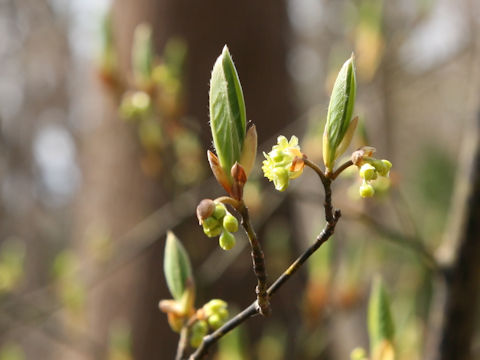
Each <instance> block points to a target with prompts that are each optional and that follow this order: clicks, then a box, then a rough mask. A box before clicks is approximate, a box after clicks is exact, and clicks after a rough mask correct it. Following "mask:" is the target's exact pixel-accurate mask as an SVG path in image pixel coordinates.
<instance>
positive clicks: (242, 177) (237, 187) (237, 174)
mask: <svg viewBox="0 0 480 360" xmlns="http://www.w3.org/2000/svg"><path fill="white" fill-rule="evenodd" d="M231 175H232V178H233V186H232V192H231V195H232V196H233V198H234V199H237V200H241V199H242V197H243V187H244V186H245V183H246V182H247V174H245V170H244V169H243V167H242V165H240V164H239V163H238V162H236V163H235V165H233V166H232V170H231Z"/></svg>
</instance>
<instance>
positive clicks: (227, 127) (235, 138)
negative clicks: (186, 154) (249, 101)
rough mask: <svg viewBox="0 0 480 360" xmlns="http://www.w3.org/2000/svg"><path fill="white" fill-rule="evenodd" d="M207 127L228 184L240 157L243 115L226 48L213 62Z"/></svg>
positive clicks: (239, 91)
mask: <svg viewBox="0 0 480 360" xmlns="http://www.w3.org/2000/svg"><path fill="white" fill-rule="evenodd" d="M210 127H211V130H212V137H213V144H214V146H215V150H216V152H217V156H218V160H219V163H220V166H221V167H222V169H223V172H224V173H225V175H226V176H227V178H228V179H229V183H231V181H232V179H231V175H230V170H231V168H232V166H233V164H235V162H237V161H240V157H241V155H242V148H243V143H244V140H245V134H246V112H245V101H244V99H243V92H242V87H241V85H240V80H239V79H238V74H237V70H236V69H235V65H234V64H233V61H232V58H231V56H230V53H229V51H228V48H227V46H225V47H224V48H223V51H222V54H221V55H220V56H219V57H218V59H217V61H216V62H215V65H214V66H213V70H212V77H211V79H210ZM222 185H223V184H222ZM224 187H225V186H224Z"/></svg>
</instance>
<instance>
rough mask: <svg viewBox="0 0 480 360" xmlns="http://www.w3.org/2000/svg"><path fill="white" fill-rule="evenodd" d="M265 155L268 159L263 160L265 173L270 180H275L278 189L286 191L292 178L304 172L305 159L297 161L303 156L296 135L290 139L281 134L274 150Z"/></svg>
mask: <svg viewBox="0 0 480 360" xmlns="http://www.w3.org/2000/svg"><path fill="white" fill-rule="evenodd" d="M263 155H264V156H265V159H266V160H264V161H263V166H262V170H263V173H264V175H265V177H266V178H267V179H268V180H270V181H273V184H274V185H275V189H277V190H278V191H285V190H286V189H287V187H288V185H289V182H290V180H291V179H296V178H297V177H299V176H300V175H301V174H302V172H303V167H304V165H303V161H295V159H302V157H303V154H302V153H301V152H300V146H298V138H297V137H296V136H292V137H291V138H290V141H288V140H287V138H286V137H285V136H279V137H278V139H277V145H274V146H273V148H272V151H270V152H269V153H268V154H266V153H263Z"/></svg>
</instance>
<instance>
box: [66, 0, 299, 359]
mask: <svg viewBox="0 0 480 360" xmlns="http://www.w3.org/2000/svg"><path fill="white" fill-rule="evenodd" d="M143 21H147V22H150V23H151V24H152V25H153V27H154V34H155V41H156V45H157V49H158V50H159V51H161V49H162V48H163V45H164V44H165V42H166V41H167V39H168V38H170V37H171V36H182V37H183V38H184V39H185V40H186V42H187V45H188V59H187V69H186V97H187V101H186V103H187V104H186V106H187V114H188V115H189V116H192V117H194V118H195V119H196V120H197V121H198V122H199V123H200V124H201V128H202V130H203V133H202V138H203V139H204V142H205V149H206V148H207V147H209V143H210V136H209V131H208V108H207V106H208V83H209V78H210V72H211V68H212V66H213V63H214V61H215V59H216V57H217V56H218V55H219V54H220V52H221V50H222V47H223V45H224V44H228V46H229V47H230V50H231V53H232V54H233V57H234V60H235V63H236V66H237V69H238V71H239V74H240V78H241V81H242V86H243V90H244V93H245V101H246V105H247V117H248V119H251V120H253V121H254V122H255V123H256V125H257V129H258V132H259V138H260V139H259V140H260V141H262V139H265V138H266V137H268V136H271V135H272V134H273V133H274V132H275V131H277V130H278V129H280V128H282V127H284V126H285V125H286V124H288V122H289V121H291V120H292V118H293V116H294V109H293V105H292V104H293V101H292V96H291V94H290V91H291V84H290V79H289V77H288V74H287V70H286V57H287V38H288V34H289V26H288V18H287V14H286V8H285V3H284V2H283V1H280V2H278V1H274V0H270V1H262V2H258V1H246V2H234V1H224V0H214V1H206V2H205V1H203V2H191V1H186V0H161V1H154V0H141V1H135V0H118V1H116V2H115V3H114V7H113V26H114V34H115V36H116V46H117V48H118V53H119V60H120V66H121V71H122V73H123V74H128V73H130V48H131V42H132V37H133V30H134V27H135V26H136V24H138V23H140V22H143ZM91 90H92V91H96V92H98V93H99V96H102V98H103V99H102V104H101V107H100V108H99V109H97V110H96V111H91V110H89V111H91V112H90V113H89V114H88V116H89V117H95V118H97V119H98V121H97V123H98V125H97V126H96V127H95V128H94V129H93V130H92V131H90V132H89V133H86V134H85V135H84V138H83V139H82V141H81V163H82V169H83V178H84V183H83V189H82V191H81V194H80V196H79V199H78V204H77V209H78V212H77V218H76V226H75V228H76V230H75V232H76V241H77V244H79V245H78V247H79V249H80V250H79V251H80V252H81V253H83V254H86V255H85V256H88V250H87V249H86V243H87V242H86V240H85V236H86V233H87V232H88V231H89V229H92V227H94V228H104V229H107V230H108V232H109V233H110V234H111V236H112V239H113V240H115V239H117V238H118V237H120V236H121V235H122V234H125V233H126V232H127V231H128V230H129V229H131V228H132V227H133V226H134V225H135V224H137V223H139V222H140V221H141V220H142V219H143V218H145V217H146V216H147V215H148V214H150V213H151V212H152V211H153V210H154V209H156V208H157V207H159V206H160V205H161V204H162V203H164V202H165V201H166V199H167V196H166V195H165V194H164V193H163V191H162V189H160V188H159V186H158V184H156V183H155V182H154V181H153V180H150V179H148V178H146V177H145V176H144V175H143V174H142V173H141V171H140V165H139V154H140V149H139V145H138V142H137V139H136V134H135V132H134V131H132V129H131V128H129V127H128V126H127V125H126V124H125V123H124V122H122V121H120V120H119V119H118V117H117V106H118V104H117V103H116V101H115V100H114V98H113V96H111V95H110V94H108V93H105V91H102V89H101V88H99V87H98V85H97V86H94V88H93V89H91ZM204 195H205V196H208V194H204ZM194 211H195V209H194V208H192V217H193V214H194ZM158 236H159V240H160V239H163V234H161V235H160V234H158ZM187 247H188V244H187ZM162 257H163V241H158V242H157V244H155V246H153V247H152V248H150V250H149V251H148V253H145V255H144V256H142V257H141V258H138V259H137V261H135V262H134V263H131V264H129V265H128V266H125V267H124V268H122V269H121V270H120V271H117V272H116V273H115V274H113V275H111V276H109V277H108V278H107V279H106V280H105V281H103V282H102V283H101V285H100V286H97V287H96V288H95V289H94V291H93V292H92V293H91V294H90V296H89V302H88V309H87V312H88V329H89V335H90V336H91V337H92V338H94V339H95V340H96V341H98V342H99V343H101V344H106V343H107V341H108V333H109V328H110V326H111V324H112V322H113V321H115V320H116V319H122V318H123V319H126V320H127V322H128V323H129V324H130V326H131V332H132V339H133V356H134V358H135V359H154V358H156V359H158V358H172V357H173V354H174V352H175V347H176V342H177V335H176V334H174V333H172V332H171V330H170V329H169V328H168V325H167V321H166V317H165V315H164V314H161V313H160V312H159V310H158V308H157V304H158V301H159V300H160V299H161V298H169V297H170V295H169V294H168V293H167V291H166V288H165V285H164V280H163V273H162ZM248 300H249V299H248ZM104 355H105V354H101V355H99V357H102V358H104V357H105V356H104Z"/></svg>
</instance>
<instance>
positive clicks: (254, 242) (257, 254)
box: [215, 196, 271, 316]
mask: <svg viewBox="0 0 480 360" xmlns="http://www.w3.org/2000/svg"><path fill="white" fill-rule="evenodd" d="M215 201H219V202H222V203H224V204H228V205H231V206H233V207H234V208H235V210H237V212H238V213H239V214H240V216H241V218H242V226H243V228H244V229H245V233H246V234H247V237H248V241H249V243H250V248H251V250H252V251H251V252H250V255H251V257H252V262H253V272H254V273H255V276H256V278H257V287H256V288H255V292H256V294H257V303H258V307H259V312H260V314H261V315H263V316H268V315H270V312H271V309H270V302H269V300H268V295H267V272H266V269H265V256H264V255H263V250H262V246H261V245H260V242H259V241H258V238H257V234H256V233H255V230H254V229H253V225H252V223H251V221H250V213H249V211H248V208H247V206H246V205H245V203H244V201H243V200H240V201H239V200H236V199H234V198H231V197H229V196H222V197H219V198H217V199H215Z"/></svg>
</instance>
